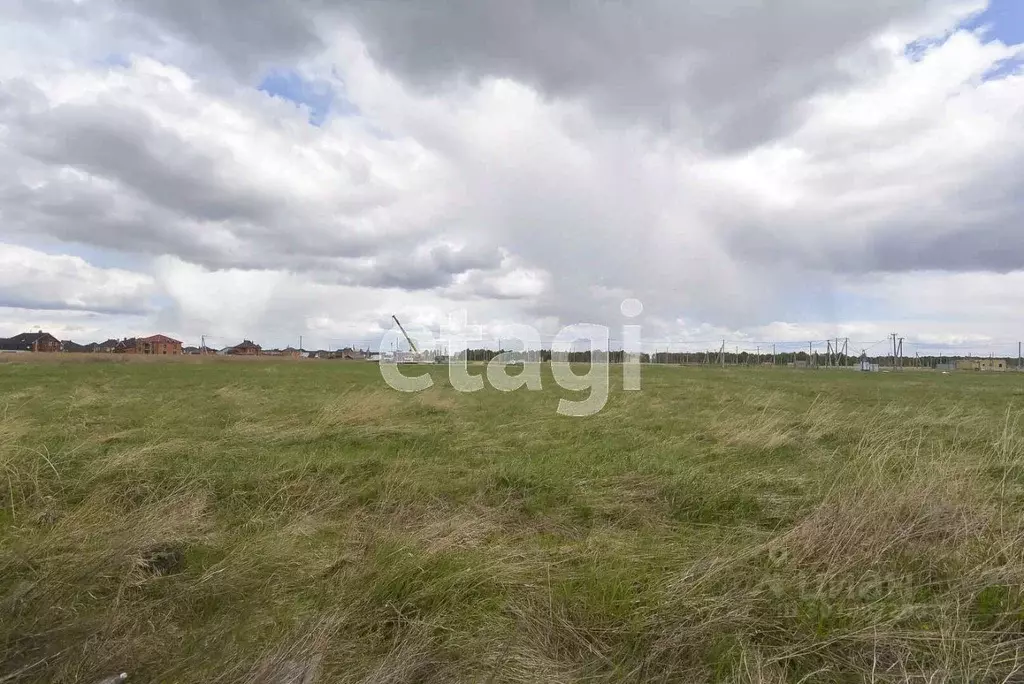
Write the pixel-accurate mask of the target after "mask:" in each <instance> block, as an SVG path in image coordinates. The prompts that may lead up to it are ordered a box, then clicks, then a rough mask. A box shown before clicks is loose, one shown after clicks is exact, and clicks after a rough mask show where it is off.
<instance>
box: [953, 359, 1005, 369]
mask: <svg viewBox="0 0 1024 684" xmlns="http://www.w3.org/2000/svg"><path fill="white" fill-rule="evenodd" d="M956 370H957V371H985V372H990V373H1004V372H1006V370H1007V359H1006V358H961V359H959V360H957V361H956Z"/></svg>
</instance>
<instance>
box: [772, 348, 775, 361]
mask: <svg viewBox="0 0 1024 684" xmlns="http://www.w3.org/2000/svg"><path fill="white" fill-rule="evenodd" d="M772 365H773V366H774V365H775V345H774V344H772Z"/></svg>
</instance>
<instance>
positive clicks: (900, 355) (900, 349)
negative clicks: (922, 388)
mask: <svg viewBox="0 0 1024 684" xmlns="http://www.w3.org/2000/svg"><path fill="white" fill-rule="evenodd" d="M898 356H899V359H900V370H902V369H903V338H902V337H901V338H900V347H899V353H898Z"/></svg>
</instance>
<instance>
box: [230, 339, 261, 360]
mask: <svg viewBox="0 0 1024 684" xmlns="http://www.w3.org/2000/svg"><path fill="white" fill-rule="evenodd" d="M262 352H263V348H262V347H260V345H258V344H256V343H255V342H253V341H252V340H242V343H241V344H236V345H235V346H234V347H231V349H229V350H228V354H230V355H231V356H259V355H260V354H261V353H262Z"/></svg>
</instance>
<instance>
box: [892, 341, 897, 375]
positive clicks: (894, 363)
mask: <svg viewBox="0 0 1024 684" xmlns="http://www.w3.org/2000/svg"><path fill="white" fill-rule="evenodd" d="M892 369H893V370H896V333H893V334H892Z"/></svg>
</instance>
